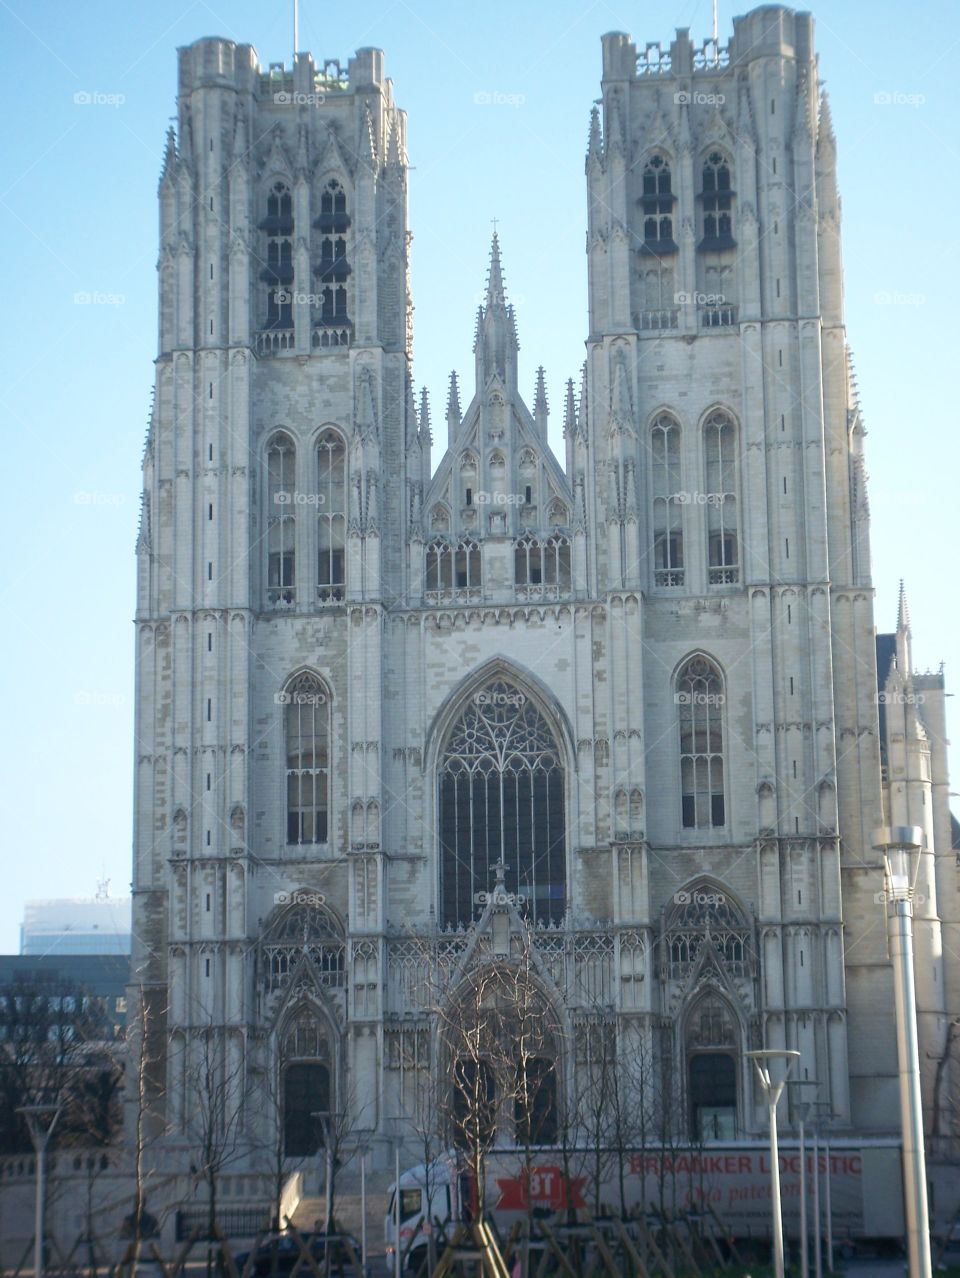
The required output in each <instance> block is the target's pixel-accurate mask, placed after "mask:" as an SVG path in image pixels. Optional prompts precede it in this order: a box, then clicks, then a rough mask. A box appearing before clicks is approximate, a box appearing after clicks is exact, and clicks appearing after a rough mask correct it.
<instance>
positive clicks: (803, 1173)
mask: <svg viewBox="0 0 960 1278" xmlns="http://www.w3.org/2000/svg"><path fill="white" fill-rule="evenodd" d="M790 1086H791V1087H816V1086H817V1083H816V1082H815V1081H814V1080H813V1079H795V1080H794V1081H793V1082H792V1083H791V1084H790ZM813 1104H814V1102H813V1101H805V1100H802V1099H801V1100H798V1101H795V1102H794V1106H793V1108H794V1111H795V1113H796V1115H797V1119H798V1120H799V1126H800V1133H799V1134H800V1275H801V1278H807V1274H808V1272H809V1263H808V1251H807V1242H808V1239H807V1145H806V1121H807V1118H808V1117H809V1115H810V1111H811V1109H812V1108H813ZM816 1161H817V1160H816V1155H815V1156H814V1166H816ZM814 1175H816V1172H814ZM814 1197H815V1198H816V1191H815V1192H814ZM814 1210H815V1211H816V1207H814Z"/></svg>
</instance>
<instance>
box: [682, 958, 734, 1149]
mask: <svg viewBox="0 0 960 1278" xmlns="http://www.w3.org/2000/svg"><path fill="white" fill-rule="evenodd" d="M679 1038H680V1041H679V1044H678V1046H679V1049H680V1051H681V1053H682V1058H681V1059H682V1061H683V1089H684V1093H685V1100H686V1106H685V1108H686V1113H687V1123H688V1134H689V1136H690V1138H691V1139H692V1140H695V1141H703V1140H732V1139H734V1138H735V1137H736V1136H737V1135H738V1133H739V1131H740V1130H741V1129H742V1127H743V1121H742V1118H741V1117H740V1116H741V1115H742V1114H743V1109H744V1099H743V1097H744V1089H743V1085H742V1079H743V1049H744V1044H745V1043H746V1026H745V1024H744V1021H743V1017H742V1016H741V1014H740V1009H739V1008H738V1007H737V1006H736V1003H735V1002H734V1001H733V1000H732V999H731V998H730V997H729V996H728V995H727V994H726V992H725V991H723V990H722V989H720V988H719V987H718V986H716V985H712V984H707V985H704V986H703V987H701V988H700V989H698V990H697V991H696V993H695V994H693V996H692V997H691V998H690V1000H689V1002H688V1004H687V1006H686V1007H685V1008H684V1011H683V1015H682V1018H681V1021H680V1030H679Z"/></svg>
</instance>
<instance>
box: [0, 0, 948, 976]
mask: <svg viewBox="0 0 960 1278" xmlns="http://www.w3.org/2000/svg"><path fill="white" fill-rule="evenodd" d="M746 7H747V6H746V5H744V6H739V5H738V6H737V9H736V10H734V9H733V8H732V7H731V5H730V4H729V3H727V2H725V0H721V5H720V11H721V12H720V21H721V32H722V35H723V38H724V39H726V38H727V36H728V35H729V30H730V22H731V18H732V16H733V13H734V12H735V11H736V12H739V11H741V9H742V8H746ZM815 12H816V15H817V20H818V22H817V36H818V47H819V51H820V59H821V62H820V65H821V72H822V75H823V76H824V78H825V80H826V82H827V84H828V87H829V90H830V93H831V100H832V106H833V117H834V123H835V126H836V131H837V136H838V140H839V148H840V182H841V189H842V193H843V198H844V261H845V265H846V307H847V323H848V328H849V339H850V342H851V344H852V346H853V349H854V352H855V356H856V366H857V371H858V375H859V382H860V388H861V392H862V400H863V405H864V411H865V416H866V422H867V426H868V429H869V437H868V440H867V448H868V463H869V469H870V474H871V504H872V511H873V566H874V581H875V584H876V588H877V619H878V624H879V625H880V627H881V629H885V628H890V627H891V626H892V624H893V621H894V618H895V612H896V596H897V585H898V581H899V579H900V578H901V577H905V578H906V579H907V588H908V595H909V600H910V606H911V612H912V616H913V622H914V632H915V634H914V651H915V657H916V664H917V665H919V666H920V667H926V666H935V665H937V664H939V662H940V661H941V660H946V661H947V663H948V665H947V675H948V680H950V681H952V683H953V685H954V687H955V689H956V690H957V691H958V692H960V669H958V667H957V664H956V663H955V662H954V661H953V657H954V654H955V652H956V631H957V620H958V616H957V613H958V607H957V594H958V586H957V572H956V567H955V563H954V558H953V557H954V554H955V553H956V548H957V543H958V528H957V508H958V505H960V499H958V497H957V492H956V485H957V477H958V466H957V460H958V456H957V453H958V448H957V433H958V432H957V427H958V424H957V421H956V417H957V408H956V402H957V396H956V393H955V373H956V368H957V366H958V363H960V358H958V356H957V354H956V351H955V347H956V332H957V327H956V316H957V307H958V297H960V292H958V287H957V243H958V236H957V217H958V209H960V190H958V185H960V183H958V174H960V155H958V149H960V145H958V138H960V131H958V128H957V124H958V109H957V90H956V83H957V77H956V66H957V61H958V58H960V48H958V44H960V23H958V19H960V11H958V9H957V6H956V3H955V2H950V0H921V2H920V3H918V4H914V5H911V6H909V7H905V6H904V5H903V4H902V3H893V0H871V2H870V3H867V2H866V0H823V3H821V4H820V5H819V6H816V7H815ZM678 26H689V27H690V28H691V30H692V34H693V35H694V37H695V38H697V39H701V38H703V37H705V36H706V35H708V34H709V26H710V0H662V2H661V3H660V4H658V5H655V6H654V5H649V4H641V3H621V2H619V0H594V2H593V3H591V2H590V0H552V3H550V4H545V3H542V4H531V3H527V2H526V0H485V3H483V4H476V5H469V6H468V5H455V4H450V3H442V2H441V0H368V3H365V4H359V3H356V2H354V3H340V4H331V3H323V4H321V3H319V0H302V2H301V39H300V46H301V48H303V49H309V50H311V51H312V52H313V54H314V55H315V57H317V58H324V57H327V58H330V57H338V58H340V59H341V60H342V61H344V62H345V61H346V59H347V57H348V56H349V55H350V53H351V52H352V51H353V50H354V49H356V48H358V47H362V46H364V45H376V46H379V47H381V48H383V49H385V50H386V64H387V70H388V74H389V75H390V76H391V77H392V78H393V80H394V84H395V86H396V94H397V99H398V101H399V103H400V104H401V106H403V107H404V108H405V109H406V110H407V111H408V112H409V140H410V159H411V163H412V164H413V165H414V166H415V168H414V171H413V173H412V175H411V182H410V224H411V228H412V230H413V233H414V242H413V286H414V300H415V302H416V317H415V319H416V363H415V376H416V379H417V382H418V384H419V383H426V385H427V386H428V387H429V388H430V391H431V394H432V397H433V410H434V426H435V433H436V434H437V435H438V437H439V435H440V433H441V431H440V429H439V428H440V427H441V426H442V414H443V403H444V393H445V386H446V379H447V375H448V373H449V370H450V369H451V368H457V369H458V370H459V371H460V373H461V375H462V376H463V377H464V381H465V387H464V388H465V390H466V392H467V394H469V390H470V386H471V377H472V357H471V354H470V348H471V341H472V334H473V323H474V312H475V308H476V304H477V301H478V299H479V295H480V292H481V289H482V286H483V281H484V275H485V271H486V261H487V249H488V243H489V237H490V231H491V219H492V218H493V217H494V216H496V217H497V218H498V219H499V230H500V235H501V239H502V243H503V252H504V264H505V270H506V278H507V287H508V290H509V292H510V293H511V295H512V297H513V300H514V301H515V303H516V306H517V315H518V321H519V328H520V342H521V347H522V349H521V377H522V385H523V386H524V388H526V389H527V390H528V391H532V387H533V382H534V373H535V369H536V366H537V364H539V363H541V362H542V363H543V364H544V365H545V367H546V370H547V377H548V388H549V391H550V396H551V400H552V404H553V408H554V420H553V422H552V434H553V435H554V438H556V432H555V431H554V429H553V428H556V431H558V430H559V425H560V421H559V418H560V409H561V406H562V388H563V382H564V380H565V379H566V377H567V376H569V375H571V374H573V373H576V370H577V369H578V368H579V365H580V363H581V361H582V359H583V339H584V336H585V333H586V321H585V284H586V264H585V256H584V239H585V224H586V213H585V198H584V177H583V155H584V149H585V145H586V138H587V126H588V117H589V111H590V104H591V102H592V101H593V99H594V98H595V97H596V96H597V95H598V92H599V73H600V44H599V39H600V36H601V34H602V33H603V32H605V31H609V30H624V31H628V32H629V33H630V34H631V35H632V36H633V37H634V38H635V39H636V40H638V41H640V42H646V41H648V40H661V41H664V42H667V41H669V39H670V38H671V35H672V33H673V29H674V28H675V27H678ZM205 35H223V36H228V37H230V38H232V39H235V40H238V41H248V42H250V43H252V44H254V45H255V46H256V48H257V50H258V52H259V55H260V59H261V62H262V63H263V64H266V63H267V62H270V61H280V60H286V61H289V58H290V48H291V41H292V36H291V17H290V3H289V0H284V2H283V3H277V2H274V0H257V3H254V2H253V0H230V3H229V4H227V3H226V2H225V0H213V2H212V3H206V2H205V0H194V2H192V3H189V2H187V3H185V2H184V0H169V2H168V3H164V4H162V5H157V4H146V3H143V0H97V3H95V4H90V5H87V4H77V3H63V2H62V0H49V2H48V3H42V4H37V3H30V2H29V0H0V39H2V47H3V48H4V50H5V72H6V73H5V75H4V77H3V79H2V83H0V92H2V97H3V105H2V110H3V115H2V118H3V119H4V120H5V121H6V124H5V127H4V156H5V160H4V164H3V169H2V174H0V191H2V193H0V225H2V229H3V241H2V242H3V244H4V249H5V252H4V263H5V265H4V277H5V278H4V283H5V285H6V288H5V296H6V302H5V305H4V306H3V309H2V313H0V326H2V330H3V332H2V341H0V379H2V380H0V404H2V409H3V417H4V420H5V426H6V429H5V432H4V438H5V444H6V450H7V451H6V456H5V460H6V466H5V468H4V469H5V472H6V476H5V481H6V490H7V497H6V500H5V501H4V502H3V504H2V520H3V526H4V544H5V545H6V547H7V551H6V553H5V555H4V557H3V579H2V586H0V589H2V596H3V601H4V604H5V618H6V621H5V625H4V628H3V649H4V651H3V654H2V661H0V672H2V701H0V705H2V710H3V719H4V723H5V731H4V733H3V745H2V749H3V768H2V776H3V782H4V788H5V794H4V805H3V808H4V815H5V820H4V823H3V824H4V831H3V837H4V849H3V852H4V867H5V871H4V876H3V889H2V891H0V952H13V951H15V949H16V946H17V943H18V932H17V927H18V923H19V920H20V918H21V914H22V907H23V901H24V900H25V899H26V898H28V897H38V896H39V897H42V896H53V895H81V894H83V895H86V894H92V893H93V891H94V888H95V883H96V880H97V878H98V877H99V876H100V874H101V873H102V872H105V873H106V874H107V875H108V876H109V877H110V878H111V879H112V891H113V892H114V893H118V894H119V893H123V892H125V891H126V890H127V887H128V882H129V876H130V870H129V864H130V810H131V779H132V770H133V730H132V714H133V704H132V673H133V627H132V624H131V617H132V615H133V610H134V554H133V547H134V540H135V536H136V526H137V511H138V503H139V491H140V473H139V467H140V458H141V451H142V445H143V437H144V428H145V424H146V419H147V411H148V407H149V402H150V387H151V382H152V371H153V370H152V366H151V360H152V358H153V355H154V352H155V337H156V334H155V328H156V300H155V297H156V293H155V280H156V277H155V263H156V258H157V206H156V188H157V179H158V176H159V171H160V161H161V154H162V147H163V138H164V132H165V130H166V128H167V123H168V119H169V117H170V116H171V115H172V114H173V112H174V97H175V92H176V58H175V49H176V47H177V46H178V45H182V44H187V43H189V42H190V41H192V40H195V39H197V38H198V37H200V36H205ZM83 93H87V94H92V95H106V96H108V97H114V98H116V97H118V96H119V97H121V98H122V101H120V102H119V104H116V105H110V104H107V103H106V102H104V101H102V100H101V101H100V102H99V104H98V103H97V102H96V101H95V102H93V103H90V104H83V103H77V102H75V98H74V95H75V94H83ZM478 93H480V94H482V93H489V94H491V95H493V96H494V97H496V96H497V95H503V97H505V98H512V99H520V101H519V102H514V104H513V105H506V104H503V105H478V104H477V103H476V102H475V95H476V94H478ZM878 94H880V95H889V96H890V98H891V101H889V102H883V101H880V102H878V101H877V100H876V97H877V95H878ZM80 292H87V293H91V294H100V295H101V298H100V300H99V301H98V302H97V303H96V304H92V305H78V304H76V303H75V301H74V295H75V294H76V293H80ZM437 460H438V458H437V456H436V455H435V456H434V463H436V461H437ZM950 704H951V707H952V706H955V705H956V704H957V702H951V703H950ZM957 728H958V715H957V713H954V714H953V729H954V734H955V736H957V735H958V734H957ZM958 739H960V738H958ZM954 769H955V773H956V784H957V788H958V789H960V754H958V753H955V758H954Z"/></svg>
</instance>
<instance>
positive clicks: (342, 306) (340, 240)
mask: <svg viewBox="0 0 960 1278" xmlns="http://www.w3.org/2000/svg"><path fill="white" fill-rule="evenodd" d="M313 225H314V227H315V228H316V230H317V231H318V233H319V239H318V242H317V262H316V265H315V266H314V270H313V273H314V276H315V278H316V280H317V285H318V305H317V306H316V307H315V308H314V327H315V328H318V329H324V328H331V327H335V328H344V327H345V326H347V325H348V324H349V323H350V319H349V315H348V306H347V279H348V277H349V275H350V274H351V272H352V268H351V266H350V263H349V261H348V260H347V230H348V228H349V226H350V215H349V213H348V212H347V193H346V191H345V190H344V189H343V186H342V184H341V183H340V182H339V181H337V179H336V178H331V180H330V181H329V182H327V184H326V186H325V187H324V188H323V190H322V192H321V193H320V216H319V217H317V218H316V219H315V221H314V223H313Z"/></svg>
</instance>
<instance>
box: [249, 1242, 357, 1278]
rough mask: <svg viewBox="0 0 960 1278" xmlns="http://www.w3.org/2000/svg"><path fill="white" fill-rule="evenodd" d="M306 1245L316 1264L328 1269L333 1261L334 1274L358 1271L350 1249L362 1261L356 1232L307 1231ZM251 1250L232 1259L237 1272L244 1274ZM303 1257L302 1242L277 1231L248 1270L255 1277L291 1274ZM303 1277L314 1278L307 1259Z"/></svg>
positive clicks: (299, 1272) (264, 1244)
mask: <svg viewBox="0 0 960 1278" xmlns="http://www.w3.org/2000/svg"><path fill="white" fill-rule="evenodd" d="M300 1237H301V1238H302V1239H303V1242H304V1245H305V1246H306V1248H307V1250H308V1251H309V1252H310V1255H311V1256H312V1257H313V1259H314V1260H315V1261H316V1263H317V1265H319V1266H322V1267H324V1268H326V1262H327V1258H328V1256H329V1260H330V1273H331V1274H336V1275H339V1274H344V1275H349V1276H350V1278H353V1275H354V1274H356V1273H357V1270H356V1268H355V1267H354V1265H353V1262H352V1261H351V1259H350V1249H351V1248H352V1250H353V1254H354V1256H356V1258H357V1264H358V1265H359V1262H360V1243H359V1241H358V1240H357V1239H356V1238H354V1236H353V1234H344V1233H329V1234H327V1233H307V1232H303V1233H301V1234H300ZM249 1259H250V1252H249V1251H241V1252H239V1253H238V1254H237V1255H236V1256H234V1258H233V1263H234V1264H235V1265H236V1267H237V1272H238V1273H242V1272H243V1269H244V1267H245V1266H246V1264H247V1261H248V1260H249ZM299 1259H300V1245H299V1243H298V1242H297V1240H296V1238H295V1237H294V1236H293V1234H291V1233H286V1232H283V1233H274V1234H270V1235H268V1236H267V1237H266V1238H264V1240H263V1241H262V1242H261V1244H260V1246H259V1247H258V1248H257V1251H256V1254H255V1255H254V1258H253V1262H252V1264H251V1265H250V1268H249V1270H248V1271H247V1272H248V1274H249V1275H251V1276H252V1278H271V1275H273V1274H275V1273H276V1274H289V1273H290V1271H291V1270H292V1269H293V1268H294V1266H295V1265H296V1263H297V1261H298V1260H299ZM297 1272H298V1275H300V1278H311V1275H312V1274H313V1270H312V1269H311V1268H310V1266H309V1265H308V1264H307V1263H306V1261H305V1260H304V1261H303V1263H302V1264H301V1265H300V1268H299V1270H298V1271H297Z"/></svg>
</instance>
